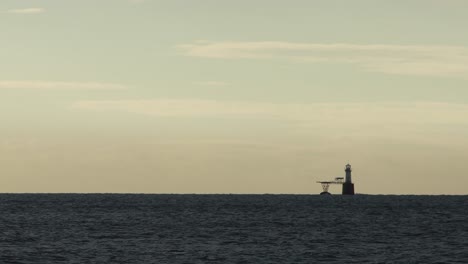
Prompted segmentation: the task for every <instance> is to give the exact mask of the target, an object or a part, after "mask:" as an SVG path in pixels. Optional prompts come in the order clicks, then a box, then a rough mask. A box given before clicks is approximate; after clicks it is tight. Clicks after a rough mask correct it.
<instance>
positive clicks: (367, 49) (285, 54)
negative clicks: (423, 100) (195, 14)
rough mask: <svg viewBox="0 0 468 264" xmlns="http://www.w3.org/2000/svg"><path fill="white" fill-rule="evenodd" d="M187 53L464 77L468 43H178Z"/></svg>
mask: <svg viewBox="0 0 468 264" xmlns="http://www.w3.org/2000/svg"><path fill="white" fill-rule="evenodd" d="M177 48H178V49H180V50H181V51H182V53H183V54H184V55H186V56H192V57H204V58H213V59H215V58H216V59H285V60H293V61H302V62H308V63H341V64H351V65H357V66H359V67H360V68H361V69H363V70H365V71H371V72H380V73H386V74H402V75H423V76H447V77H448V76H452V77H462V78H467V76H468V47H464V46H433V45H361V44H347V43H338V44H322V43H294V42H207V41H198V42H195V43H191V44H182V45H178V46H177Z"/></svg>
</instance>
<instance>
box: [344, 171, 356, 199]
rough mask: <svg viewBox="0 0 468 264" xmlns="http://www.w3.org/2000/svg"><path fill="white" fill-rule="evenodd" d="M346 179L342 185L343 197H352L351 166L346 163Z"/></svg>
mask: <svg viewBox="0 0 468 264" xmlns="http://www.w3.org/2000/svg"><path fill="white" fill-rule="evenodd" d="M345 172H346V178H345V182H344V183H343V192H342V194H343V195H354V183H353V182H352V181H351V165H350V164H349V163H348V164H346V166H345Z"/></svg>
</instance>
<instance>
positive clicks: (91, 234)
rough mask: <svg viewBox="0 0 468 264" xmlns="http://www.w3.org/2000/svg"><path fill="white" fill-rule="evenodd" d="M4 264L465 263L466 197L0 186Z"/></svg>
mask: <svg viewBox="0 0 468 264" xmlns="http://www.w3.org/2000/svg"><path fill="white" fill-rule="evenodd" d="M0 210H1V211H0V212H1V214H0V236H1V237H0V263H468V196H373V195H356V196H339V195H336V196H319V195H120V194H114V195H99V194H88V195H83V194H36V195H29V194H3V195H0Z"/></svg>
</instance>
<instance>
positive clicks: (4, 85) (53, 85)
mask: <svg viewBox="0 0 468 264" xmlns="http://www.w3.org/2000/svg"><path fill="white" fill-rule="evenodd" d="M126 88H127V87H126V86H125V85H121V84H115V83H101V82H53V81H11V80H5V81H0V89H35V90H120V89H126Z"/></svg>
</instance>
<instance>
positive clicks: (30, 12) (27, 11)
mask: <svg viewBox="0 0 468 264" xmlns="http://www.w3.org/2000/svg"><path fill="white" fill-rule="evenodd" d="M45 11H46V10H45V9H44V8H42V7H32V8H23V9H10V10H8V11H7V12H8V13H10V14H20V15H35V14H41V13H44V12H45Z"/></svg>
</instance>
